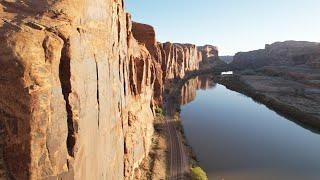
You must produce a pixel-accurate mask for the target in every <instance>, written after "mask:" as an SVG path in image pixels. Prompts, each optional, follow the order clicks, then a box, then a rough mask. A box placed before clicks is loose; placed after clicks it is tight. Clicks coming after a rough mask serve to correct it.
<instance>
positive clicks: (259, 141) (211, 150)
mask: <svg viewBox="0 0 320 180" xmlns="http://www.w3.org/2000/svg"><path fill="white" fill-rule="evenodd" d="M181 117H182V124H183V128H184V131H185V135H186V137H187V140H188V143H189V145H191V147H192V148H193V151H194V153H195V154H196V156H197V158H198V160H199V162H200V165H201V167H202V168H203V169H204V170H205V171H206V172H207V175H208V177H209V179H212V180H216V179H219V180H222V179H224V180H264V179H265V180H271V179H272V180H283V179H290V180H302V179H303V180H319V179H320V135H319V133H318V132H316V131H311V130H309V129H306V128H304V127H302V126H300V125H298V124H296V123H294V122H293V121H290V120H288V119H286V118H284V117H282V116H280V115H279V114H277V113H275V112H274V111H272V110H270V109H268V108H267V107H266V106H264V105H262V104H259V103H257V102H255V101H253V100H252V99H251V98H249V97H246V96H245V95H242V94H239V93H237V92H234V91H231V90H229V89H227V88H226V87H224V86H222V85H220V84H215V83H214V82H213V81H212V78H211V77H207V76H200V77H197V78H194V79H191V80H189V81H188V82H187V83H186V84H185V85H184V86H183V87H182V89H181Z"/></svg>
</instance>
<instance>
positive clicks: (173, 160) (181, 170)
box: [166, 104, 188, 180]
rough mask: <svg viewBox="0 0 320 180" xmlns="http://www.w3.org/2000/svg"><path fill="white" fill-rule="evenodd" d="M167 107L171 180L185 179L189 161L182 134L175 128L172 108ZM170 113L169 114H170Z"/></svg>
mask: <svg viewBox="0 0 320 180" xmlns="http://www.w3.org/2000/svg"><path fill="white" fill-rule="evenodd" d="M169 106H170V104H168V105H167V116H166V125H167V132H168V134H169V141H170V142H169V144H170V177H169V179H170V180H181V179H185V175H186V173H187V171H188V160H187V156H186V153H185V149H184V144H183V143H182V137H181V134H180V133H179V132H178V130H177V129H176V128H175V120H174V118H173V115H172V114H173V113H172V112H173V111H171V112H170V110H171V109H172V108H170V107H169ZM168 111H169V112H168Z"/></svg>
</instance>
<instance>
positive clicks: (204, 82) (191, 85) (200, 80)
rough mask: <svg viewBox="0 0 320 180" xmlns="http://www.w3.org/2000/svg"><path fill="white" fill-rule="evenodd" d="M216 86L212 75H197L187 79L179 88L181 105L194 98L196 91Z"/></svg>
mask: <svg viewBox="0 0 320 180" xmlns="http://www.w3.org/2000/svg"><path fill="white" fill-rule="evenodd" d="M215 86H216V83H214V81H213V77H212V76H198V77H195V78H193V79H190V80H189V81H187V82H186V83H185V84H184V85H183V86H182V88H181V93H180V94H181V99H180V103H181V105H185V104H187V103H189V102H191V101H193V100H194V99H195V98H196V95H197V94H196V91H197V90H199V89H202V90H206V89H211V88H214V87H215Z"/></svg>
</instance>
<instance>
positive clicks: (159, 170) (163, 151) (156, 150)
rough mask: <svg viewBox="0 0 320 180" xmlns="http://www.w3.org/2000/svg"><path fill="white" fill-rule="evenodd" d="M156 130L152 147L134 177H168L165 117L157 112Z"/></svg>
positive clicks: (149, 178) (160, 178)
mask: <svg viewBox="0 0 320 180" xmlns="http://www.w3.org/2000/svg"><path fill="white" fill-rule="evenodd" d="M154 128H155V132H154V134H153V137H152V147H151V151H150V153H149V155H148V157H147V158H145V159H144V160H143V162H142V163H141V165H140V167H139V168H138V169H137V170H136V172H135V178H134V179H148V180H151V179H159V180H165V179H168V178H167V177H168V174H169V166H168V164H169V158H168V152H169V148H170V147H169V146H168V141H169V140H168V135H167V131H166V126H165V117H164V116H163V115H162V114H159V113H157V114H156V117H155V121H154Z"/></svg>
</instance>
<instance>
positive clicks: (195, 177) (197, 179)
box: [191, 167, 208, 180]
mask: <svg viewBox="0 0 320 180" xmlns="http://www.w3.org/2000/svg"><path fill="white" fill-rule="evenodd" d="M191 177H192V180H208V177H207V174H206V173H205V172H204V171H203V170H202V169H201V167H194V168H192V169H191Z"/></svg>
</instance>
